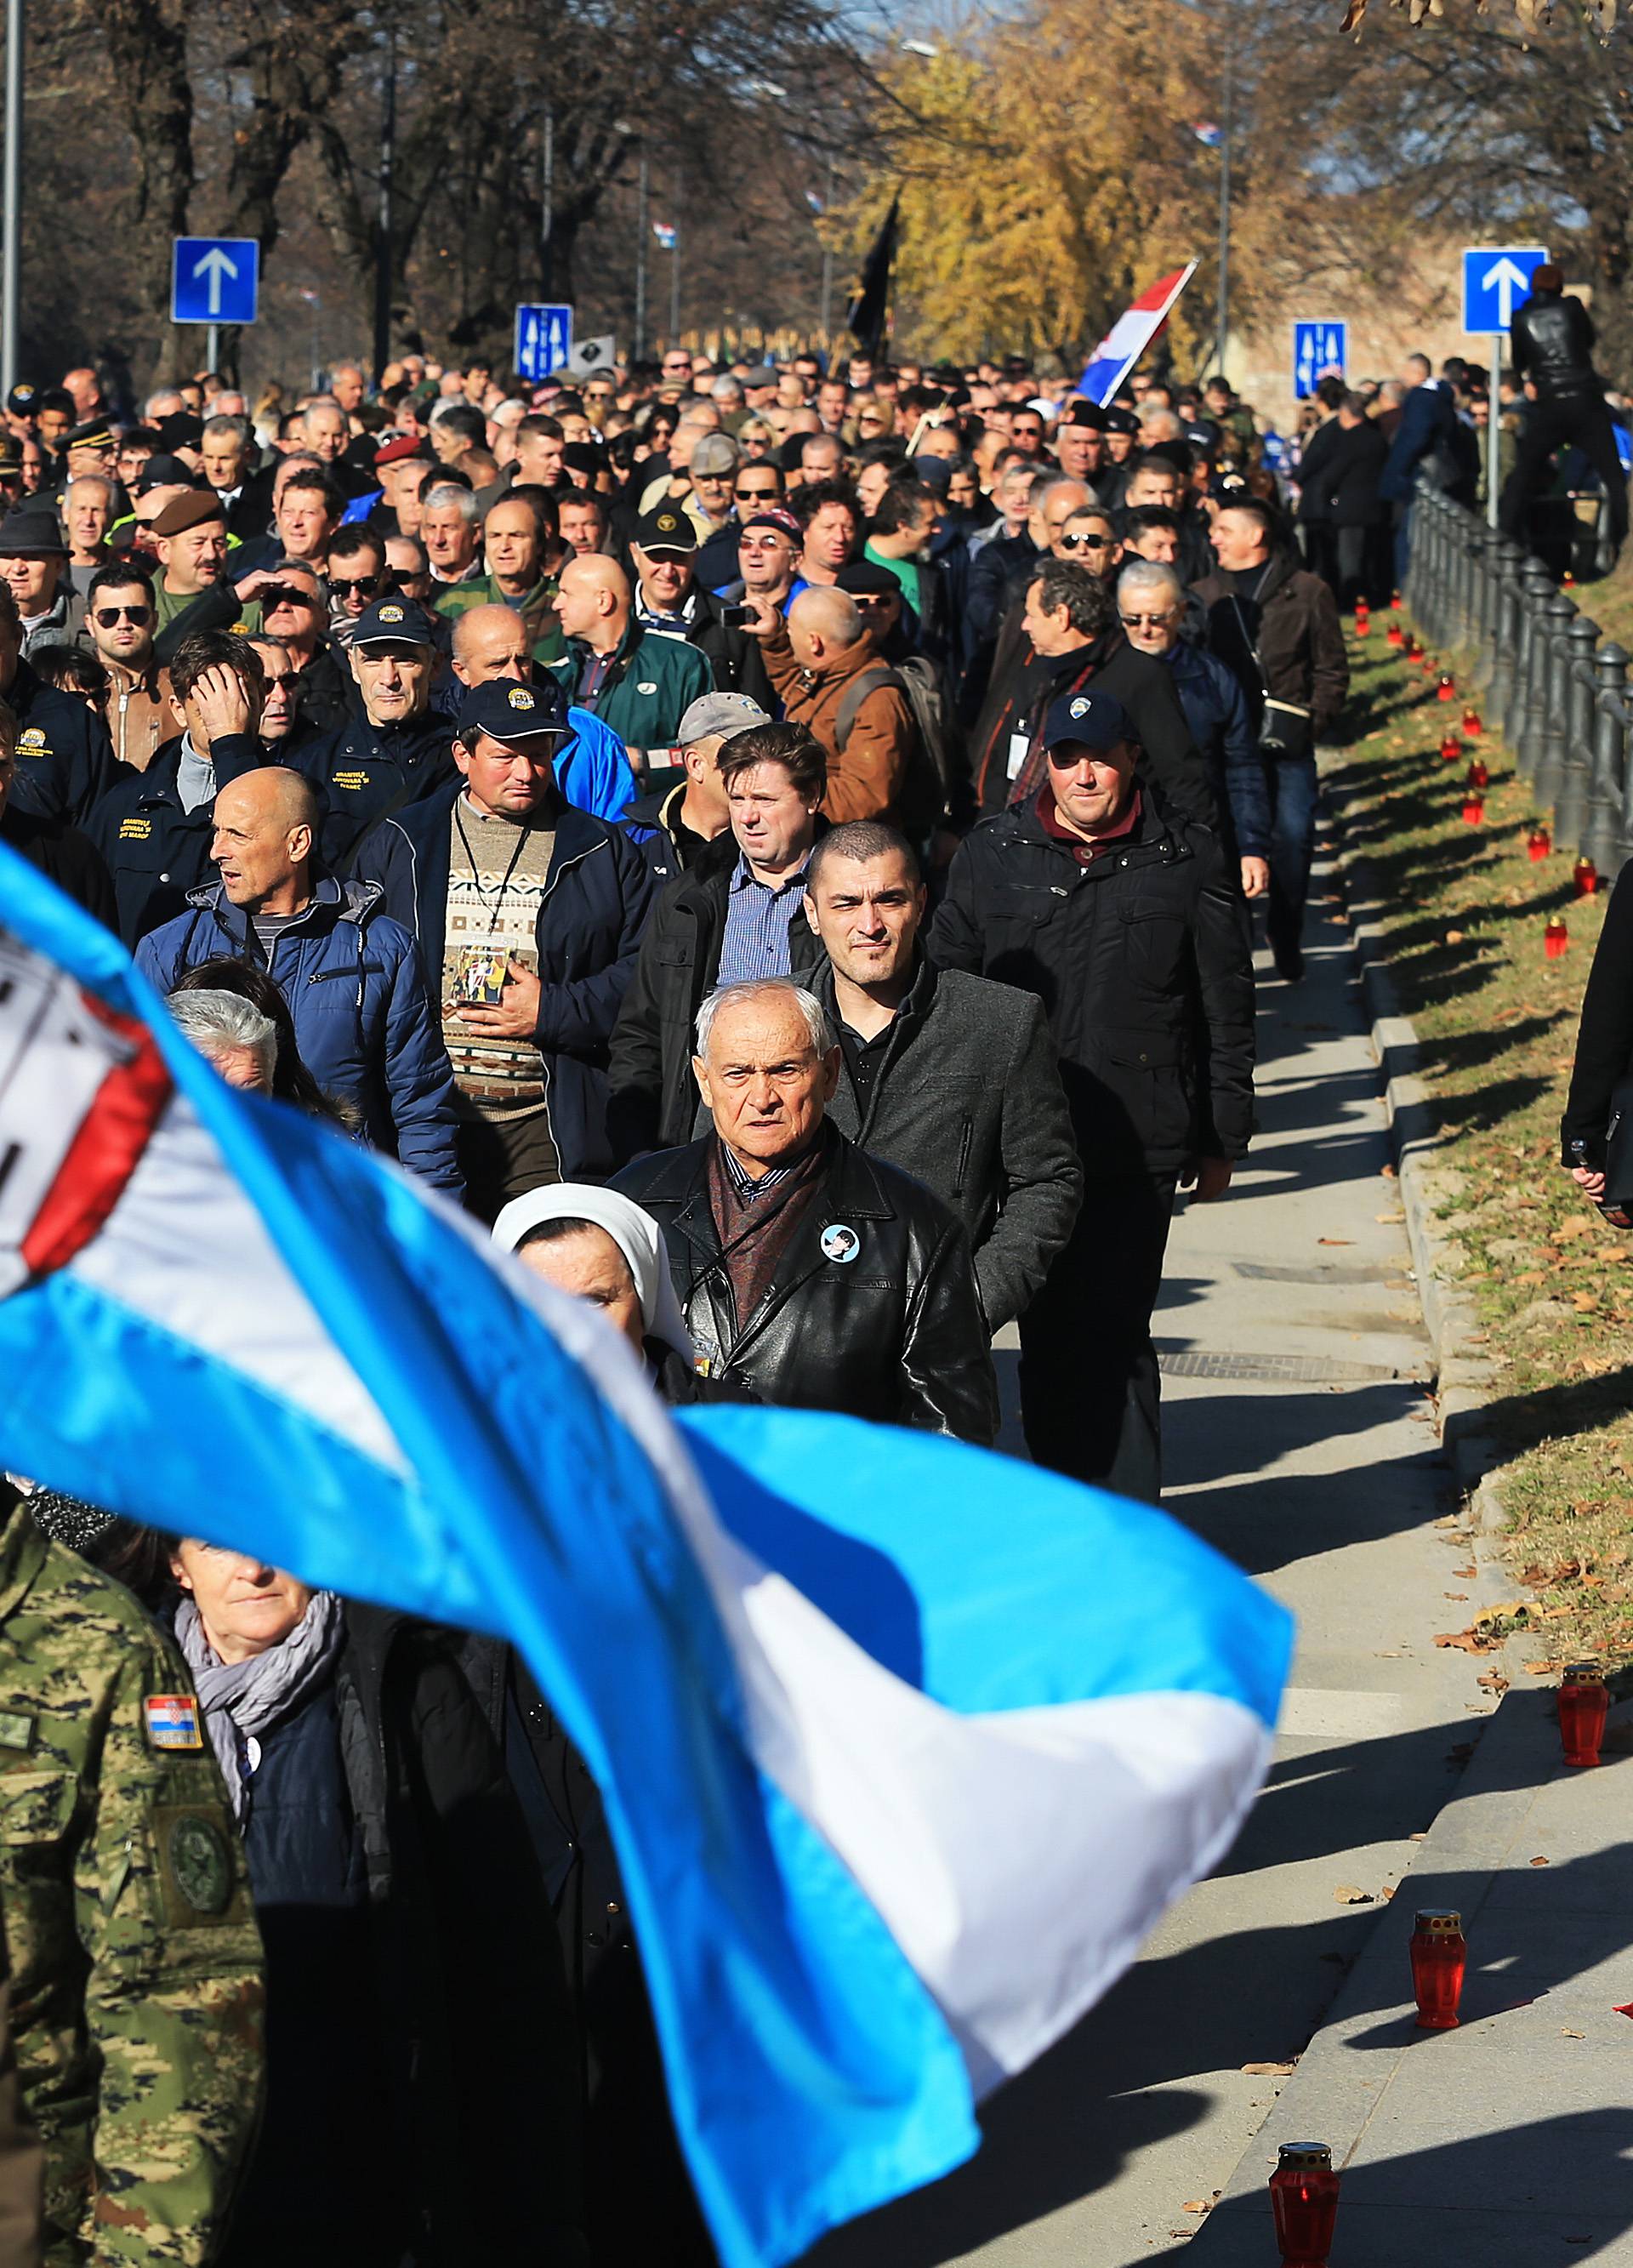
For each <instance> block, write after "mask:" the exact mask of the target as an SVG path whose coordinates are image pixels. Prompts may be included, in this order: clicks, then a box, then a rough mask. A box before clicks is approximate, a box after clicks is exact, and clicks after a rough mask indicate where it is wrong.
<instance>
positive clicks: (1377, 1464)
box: [811, 881, 1633, 2268]
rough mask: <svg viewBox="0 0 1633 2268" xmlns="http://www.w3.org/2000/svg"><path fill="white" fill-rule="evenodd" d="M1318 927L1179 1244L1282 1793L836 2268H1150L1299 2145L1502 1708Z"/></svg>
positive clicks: (1188, 1340)
mask: <svg viewBox="0 0 1633 2268" xmlns="http://www.w3.org/2000/svg"><path fill="white" fill-rule="evenodd" d="M1324 887H1325V885H1324V884H1322V883H1320V882H1319V881H1318V892H1320V890H1322V889H1323V888H1324ZM1312 916H1313V918H1312V923H1311V938H1310V953H1309V975H1308V977H1307V979H1306V982H1305V983H1303V984H1302V985H1300V986H1298V987H1297V988H1290V987H1288V986H1285V985H1283V984H1280V983H1277V982H1276V980H1275V978H1274V976H1273V974H1272V973H1271V971H1270V969H1269V964H1268V961H1262V964H1261V976H1262V980H1263V989H1262V998H1261V1009H1260V1019H1259V1027H1260V1057H1261V1065H1260V1074H1259V1079H1258V1092H1259V1115H1260V1121H1261V1133H1260V1136H1259V1138H1258V1139H1257V1140H1256V1141H1255V1144H1254V1151H1253V1154H1252V1156H1251V1158H1250V1159H1249V1160H1248V1162H1247V1166H1246V1167H1245V1168H1244V1169H1243V1170H1242V1171H1241V1172H1240V1173H1239V1175H1238V1177H1237V1181H1236V1183H1235V1185H1234V1186H1233V1187H1232V1190H1231V1192H1230V1195H1229V1196H1228V1197H1227V1198H1226V1199H1225V1201H1224V1202H1223V1203H1221V1204H1213V1205H1200V1206H1193V1207H1191V1208H1190V1209H1188V1211H1186V1212H1185V1214H1184V1216H1183V1217H1182V1218H1181V1219H1180V1220H1178V1221H1177V1222H1176V1223H1175V1226H1174V1232H1173V1240H1172V1242H1171V1244H1170V1248H1169V1261H1168V1269H1167V1280H1166V1285H1165V1288H1164V1292H1163V1297H1162V1300H1161V1303H1160V1305H1159V1313H1158V1317H1157V1323H1156V1334H1157V1338H1158V1342H1159V1347H1160V1349H1161V1352H1162V1358H1163V1366H1164V1372H1165V1388H1164V1392H1165V1410H1166V1417H1165V1440H1166V1465H1167V1473H1166V1477H1167V1484H1168V1486H1167V1495H1166V1501H1167V1504H1168V1506H1169V1508H1170V1509H1171V1510H1172V1511H1173V1513H1174V1514H1175V1515H1176V1516H1177V1517H1178V1518H1180V1519H1181V1520H1183V1521H1185V1522H1186V1523H1187V1524H1188V1525H1189V1526H1191V1527H1193V1528H1195V1529H1196V1531H1197V1532H1198V1533H1199V1534H1201V1535H1204V1536H1206V1537H1207V1538H1208V1540H1209V1541H1210V1542H1211V1543H1214V1544H1216V1545H1217V1547H1218V1548H1219V1549H1220V1550H1222V1551H1224V1552H1225V1553H1226V1554H1227V1555H1228V1556H1229V1557H1232V1558H1233V1559H1235V1560H1236V1561H1238V1562H1239V1564H1240V1565H1243V1566H1245V1567H1247V1569H1249V1570H1250V1571H1251V1572H1253V1573H1254V1574H1255V1575H1257V1576H1259V1577H1260V1578H1261V1580H1263V1581H1265V1582H1266V1583H1267V1584H1269V1587H1271V1588H1272V1589H1273V1590H1274V1591H1275V1592H1276V1595H1277V1596H1278V1597H1280V1598H1283V1599H1284V1600H1285V1601H1286V1602H1287V1603H1288V1604H1289V1605H1290V1606H1291V1607H1292V1608H1293V1609H1294V1610H1295V1611H1296V1613H1297V1615H1298V1623H1299V1645H1298V1659H1297V1662H1296V1664H1295V1668H1294V1674H1293V1680H1292V1688H1291V1691H1290V1693H1289V1695H1288V1697H1287V1705H1286V1710H1285V1712H1284V1718H1283V1722H1282V1726H1281V1730H1280V1735H1279V1738H1278V1741H1277V1744H1276V1764H1275V1766H1274V1769H1273V1771H1272V1773H1271V1776H1270V1781H1269V1786H1268V1788H1267V1790H1266V1792H1265V1794H1264V1795H1263V1797H1262V1799H1261V1801H1260V1803H1259V1805H1258V1807H1257V1808H1256V1809H1255V1811H1254V1815H1253V1816H1252V1818H1251V1819H1250V1820H1249V1822H1248V1823H1247V1827H1246V1829H1245V1830H1244V1831H1243V1834H1242V1836H1241V1837H1240V1838H1239V1842H1238V1844H1237V1846H1236V1848H1235V1849H1234V1850H1233V1851H1232V1853H1231V1854H1230V1857H1229V1858H1228V1859H1226V1860H1225V1863H1224V1864H1223V1865H1222V1866H1221V1867H1219V1868H1218V1869H1217V1871H1216V1873H1215V1874H1214V1875H1213V1876H1212V1877H1211V1878H1210V1880H1209V1881H1205V1882H1203V1883H1201V1884H1199V1885H1198V1886H1197V1887H1196V1889H1195V1890H1193V1891H1192V1893H1191V1894H1190V1896H1188V1897H1187V1898H1185V1899H1184V1900H1182V1901H1181V1904H1179V1905H1178V1906H1177V1907H1176V1908H1175V1909H1174V1911H1173V1912H1171V1913H1170V1914H1169V1915H1167V1916H1166V1918H1165V1919H1164V1921H1163V1922H1162V1924H1161V1925H1160V1926H1159V1928H1158V1929H1157V1931H1156V1932H1155V1933H1153V1935H1152V1937H1151V1940H1150V1942H1149V1943H1148V1944H1147V1946H1146V1947H1145V1948H1144V1953H1143V1955H1142V1956H1141V1959H1140V1961H1139V1962H1137V1963H1136V1966H1135V1968H1134V1969H1133V1970H1131V1971H1130V1972H1129V1975H1128V1976H1127V1977H1124V1978H1123V1980H1122V1983H1121V1984H1119V1985H1117V1987H1116V1988H1115V1989H1114V1991H1113V1992H1111V1993H1110V1994H1109V1995H1108V1996H1107V1999H1106V2000H1105V2001H1104V2002H1103V2003H1102V2004H1101V2005H1100V2007H1098V2008H1096V2009H1094V2010H1093V2011H1092V2013H1091V2014H1090V2015H1089V2016H1088V2017H1087V2018H1086V2019H1085V2021H1084V2022H1083V2023H1081V2024H1080V2025H1079V2026H1078V2028H1077V2029H1076V2030H1075V2031H1074V2032H1073V2033H1072V2034H1071V2035H1070V2037H1068V2038H1067V2039H1066V2040H1064V2041H1063V2042H1062V2043H1060V2044H1059V2045H1058V2046H1057V2047H1056V2049H1055V2050H1054V2051H1052V2052H1051V2053H1050V2054H1049V2055H1048V2056H1046V2057H1045V2058H1043V2059H1042V2060H1041V2062H1040V2063H1039V2064H1038V2065H1036V2066H1034V2067H1033V2069H1032V2070H1030V2071H1028V2072H1026V2073H1024V2074H1023V2075H1022V2076H1021V2077H1020V2078H1019V2079H1018V2080H1015V2081H1014V2082H1012V2083H1011V2085H1010V2086H1008V2087H1006V2088H1003V2089H1002V2090H1001V2091H1000V2092H999V2093H998V2094H997V2095H996V2096H995V2097H994V2098H993V2099H992V2101H991V2102H989V2104H988V2105H987V2106H986V2108H985V2110H984V2112H983V2119H982V2124H983V2126H984V2129H985V2134H986V2139H985V2142H984V2145H983V2147H982V2151H981V2153H980V2154H979V2156H978V2157H977V2158H976V2159H975V2161H973V2162H972V2163H971V2164H970V2165H969V2166H967V2167H966V2168H964V2169H961V2170H960V2172H959V2173H957V2174H955V2175H953V2176H951V2177H950V2178H949V2179H948V2180H946V2181H945V2182H943V2183H939V2184H938V2185H937V2187H936V2188H934V2189H932V2190H930V2191H923V2192H922V2193H921V2194H919V2195H917V2196H916V2197H912V2198H906V2199H904V2200H902V2201H901V2203H900V2204H899V2205H895V2206H893V2207H891V2208H889V2209H887V2210H886V2211H885V2212H882V2213H876V2214H873V2215H872V2216H871V2217H870V2218H869V2219H868V2220H865V2221H864V2222H860V2223H858V2224H856V2225H855V2226H854V2227H852V2228H850V2229H848V2230H845V2231H843V2232H842V2233H841V2234H840V2235H837V2236H835V2237H834V2238H832V2239H830V2240H828V2242H827V2243H826V2244H824V2245H822V2246H820V2247H819V2248H818V2250H817V2251H816V2252H815V2253H813V2255H812V2256H811V2259H812V2261H813V2264H814V2263H819V2262H820V2263H821V2264H823V2268H940V2264H945V2263H953V2262H960V2263H962V2262H977V2261H978V2262H980V2263H981V2264H982V2268H1134V2264H1136V2263H1138V2262H1144V2261H1148V2260H1151V2259H1154V2258H1157V2257H1161V2256H1162V2255H1163V2254H1165V2253H1168V2252H1171V2251H1172V2250H1173V2245H1174V2242H1175V2239H1176V2237H1178V2236H1179V2235H1181V2234H1184V2233H1194V2232H1195V2230H1196V2228H1198V2227H1199V2226H1203V2220H1202V2214H1201V2209H1202V2208H1203V2207H1205V2206H1206V2205H1208V2204H1209V2203H1210V2202H1211V2200H1212V2199H1213V2198H1216V2197H1217V2195H1218V2194H1219V2193H1220V2192H1221V2191H1224V2190H1225V2187H1226V2185H1227V2184H1228V2183H1229V2182H1230V2180H1231V2178H1232V2172H1233V2170H1234V2169H1235V2168H1236V2167H1237V2165H1238V2163H1239V2161H1240V2160H1241V2158H1242V2155H1243V2153H1244V2151H1247V2150H1250V2149H1252V2148H1254V2147H1256V2144H1255V2138H1256V2137H1257V2136H1258V2135H1259V2134H1260V2132H1261V2131H1262V2130H1264V2131H1266V2132H1269V2131H1270V2130H1269V2129H1266V2121H1267V2118H1269V2119H1270V2120H1271V2122H1272V2126H1273V2129H1274V2131H1275V2132H1280V2131H1281V2129H1282V2119H1281V2114H1280V2111H1279V2109H1277V2108H1276V2105H1275V2097H1276V2089H1277V2087H1278V2086H1279V2085H1281V2084H1283V2083H1284V2073H1286V2072H1287V2071H1289V2070H1291V2067H1292V2065H1293V2062H1294V2059H1295V2058H1297V2057H1298V2054H1299V2052H1300V2051H1302V2050H1303V2049H1304V2047H1305V2046H1306V2043H1307V2042H1308V2041H1309V2040H1310V2038H1311V2036H1312V2035H1313V2033H1314V2032H1315V2031H1316V2030H1317V2029H1318V2028H1319V2026H1320V2024H1321V2022H1322V2021H1323V2018H1324V2017H1325V2015H1326V2014H1327V2012H1328V2008H1329V2007H1330V2006H1331V2004H1332V2001H1333V1999H1334V1995H1335V1992H1337V1991H1338V1989H1339V1987H1340V1985H1342V1981H1343V1979H1344V1977H1345V1974H1346V1972H1347V1970H1349V1969H1350V1966H1351V1964H1352V1963H1354V1962H1357V1960H1358V1959H1359V1958H1360V1957H1361V1955H1362V1954H1363V1952H1364V1950H1365V1946H1366V1943H1367V1941H1368V1939H1369V1937H1370V1934H1371V1932H1372V1925H1373V1923H1374V1921H1375V1919H1376V1918H1377V1916H1378V1914H1379V1911H1380V1908H1379V1904H1378V1903H1377V1901H1378V1899H1379V1894H1380V1893H1381V1892H1383V1891H1385V1890H1387V1889H1388V1888H1389V1887H1390V1886H1391V1885H1392V1884H1393V1883H1394V1882H1395V1881H1398V1880H1399V1879H1400V1877H1401V1875H1402V1874H1405V1872H1406V1871H1407V1869H1408V1868H1409V1867H1410V1865H1411V1863H1412V1860H1413V1858H1414V1856H1415V1854H1416V1850H1417V1848H1418V1845H1417V1844H1416V1842H1415V1841H1414V1839H1413V1838H1414V1837H1415V1836H1416V1835H1417V1834H1420V1833H1421V1832H1423V1831H1424V1830H1427V1829H1428V1828H1429V1826H1430V1824H1431V1822H1432V1821H1433V1819H1434V1817H1435V1815H1436V1813H1437V1812H1438V1810H1439V1808H1440V1807H1441V1805H1442V1804H1443V1803H1444V1802H1445V1799H1446V1797H1447V1795H1448V1793H1450V1792H1451V1791H1452V1790H1453V1787H1454V1786H1456V1783H1457V1778H1458V1776H1459V1773H1460V1771H1461V1768H1462V1763H1463V1760H1464V1758H1465V1757H1466V1756H1467V1743H1468V1742H1470V1741H1471V1740H1472V1738H1473V1737H1474V1729H1473V1728H1474V1727H1475V1723H1476V1720H1477V1719H1481V1718H1483V1717H1486V1716H1488V1715H1489V1714H1490V1710H1491V1707H1492V1702H1491V1699H1490V1695H1489V1694H1488V1693H1486V1692H1483V1691H1482V1690H1481V1689H1480V1687H1479V1686H1478V1684H1477V1683H1476V1679H1477V1676H1478V1674H1479V1672H1480V1671H1481V1670H1482V1669H1483V1668H1485V1666H1486V1665H1485V1663H1484V1662H1483V1661H1472V1660H1471V1659H1470V1658H1469V1656H1467V1654H1464V1653H1457V1652H1455V1651H1452V1650H1446V1649H1440V1648H1437V1647H1436V1646H1435V1645H1434V1642H1433V1640H1434V1634H1435V1632H1437V1631H1444V1630H1446V1629H1448V1628H1457V1627H1460V1624H1461V1623H1462V1622H1463V1621H1465V1620H1467V1618H1468V1616H1469V1614H1470V1613H1471V1612H1472V1611H1473V1608H1474V1605H1475V1604H1476V1603H1483V1602H1484V1598H1485V1597H1493V1598H1494V1597H1496V1596H1497V1595H1500V1594H1498V1593H1497V1592H1495V1591H1492V1592H1489V1593H1487V1594H1482V1598H1481V1599H1479V1600H1475V1599H1474V1598H1473V1597H1471V1600H1470V1604H1469V1605H1468V1606H1467V1607H1460V1606H1456V1605H1448V1604H1447V1603H1446V1602H1445V1597H1444V1594H1445V1592H1447V1591H1448V1590H1450V1591H1453V1592H1454V1593H1456V1592H1466V1593H1468V1594H1473V1593H1474V1592H1475V1584H1474V1582H1473V1581H1472V1580H1463V1579H1462V1578H1461V1577H1460V1573H1459V1572H1458V1571H1459V1570H1460V1568H1461V1566H1462V1565H1465V1564H1466V1563H1465V1561H1464V1559H1463V1550H1464V1546H1465V1539H1464V1535H1463V1532H1462V1530H1461V1527H1460V1524H1459V1526H1458V1527H1457V1528H1452V1527H1449V1526H1442V1525H1440V1524H1438V1523H1441V1522H1443V1521H1448V1520H1449V1519H1450V1518H1451V1516H1452V1515H1453V1513H1455V1511H1456V1508H1457V1499H1456V1492H1455V1490H1454V1488H1453V1485H1452V1482H1451V1476H1450V1474H1449V1472H1448V1470H1447V1468H1446V1466H1445V1461H1444V1459H1443V1457H1442V1455H1441V1453H1440V1448H1439V1444H1438V1440H1437V1438H1436V1432H1435V1426H1434V1411H1433V1406H1432V1403H1431V1400H1430V1398H1429V1385H1428V1381H1429V1379H1430V1375H1431V1368H1432V1360H1431V1350H1430V1347H1429V1344H1428V1342H1427V1340H1426V1338H1425V1336H1424V1333H1423V1318H1422V1313H1421V1309H1420V1307H1419V1303H1418V1299H1417V1293H1416V1285H1415V1284H1414V1282H1413V1279H1412V1276H1411V1261H1410V1256H1409V1252H1408V1250H1407V1245H1406V1233H1405V1227H1404V1224H1403V1220H1402V1217H1401V1206H1400V1201H1399V1187H1398V1184H1397V1183H1396V1182H1394V1181H1393V1180H1392V1179H1390V1178H1389V1177H1388V1175H1387V1173H1386V1170H1385V1169H1386V1167H1387V1166H1388V1165H1389V1162H1390V1144H1389V1135H1388V1129H1387V1119H1386V1114H1385V1110H1384V1107H1383V1101H1382V1096H1381V1092H1380V1082H1379V1068H1378V1064H1377V1060H1376V1057H1375V1055H1374V1053H1373V1050H1372V1042H1371V1024H1370V1017H1369V1015H1368V1013H1367V1011H1366V1008H1365V1003H1364V1001H1363V999H1362V996H1361V990H1360V986H1359V983H1358V982H1357V967H1356V961H1355V955H1354V953H1353V950H1352V948H1351V944H1350V937H1349V933H1348V931H1347V929H1346V928H1345V926H1344V925H1343V924H1342V921H1341V920H1340V919H1339V918H1338V917H1337V915H1336V912H1335V908H1334V906H1333V904H1332V902H1330V901H1329V900H1328V899H1326V898H1324V897H1319V896H1318V902H1317V903H1316V904H1315V905H1314V906H1313V909H1312ZM1005 1367H1010V1368H1012V1357H1011V1358H1007V1359H1006V1358H1005V1357H1004V1355H1003V1354H1002V1353H1000V1369H1001V1371H1003V1370H1004V1368H1005ZM1011 1382H1012V1381H1011ZM1006 1446H1007V1444H1006ZM995 1512H996V1513H997V1516H1000V1517H1001V1507H995ZM1161 1610H1162V1602H1161V1601H1160V1599H1159V1598H1153V1600H1152V1602H1151V1612H1152V1614H1153V1616H1159V1615H1160V1613H1161ZM1341 1892H1342V1893H1343V1895H1342V1896H1340V1893H1341ZM1351 1893H1352V1894H1353V1901H1352V1896H1351ZM1083 1894H1084V1896H1085V1897H1090V1898H1092V1896H1093V1895H1094V1885H1093V1883H1092V1881H1085V1884H1084V1891H1083ZM1618 2021H1622V2020H1621V2019H1618ZM1629 2044H1630V2045H1633V2032H1630V2035H1629ZM1274 2257H1275V2256H1274V2251H1273V2250H1272V2252H1271V2255H1270V2260H1271V2262H1273V2261H1274Z"/></svg>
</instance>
